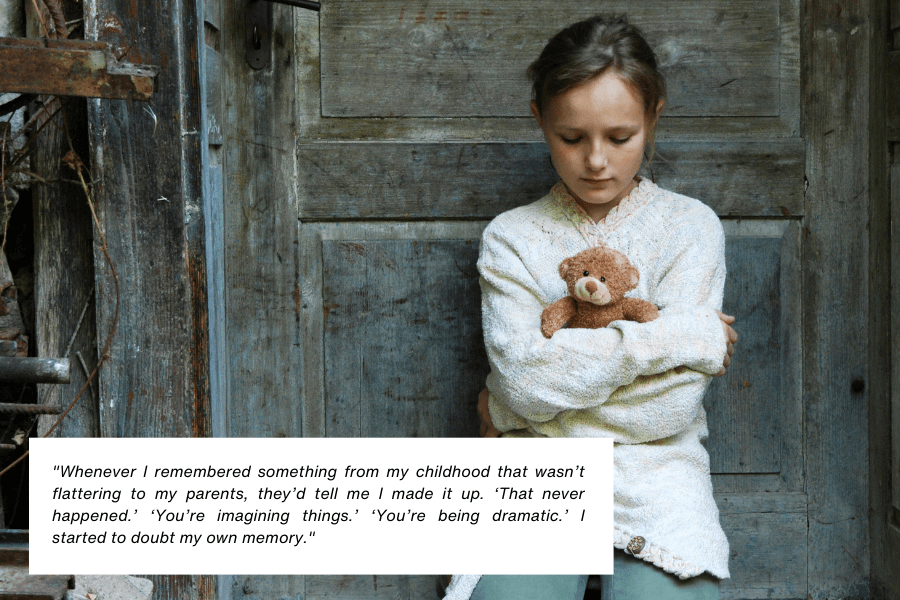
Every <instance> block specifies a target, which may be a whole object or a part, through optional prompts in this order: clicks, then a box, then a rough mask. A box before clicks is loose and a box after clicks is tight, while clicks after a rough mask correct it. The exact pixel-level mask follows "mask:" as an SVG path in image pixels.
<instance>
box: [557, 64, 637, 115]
mask: <svg viewBox="0 0 900 600" xmlns="http://www.w3.org/2000/svg"><path fill="white" fill-rule="evenodd" d="M545 113H546V114H545V118H549V119H550V120H552V121H553V122H554V124H556V125H563V126H566V125H571V126H579V125H580V124H582V125H583V124H584V122H592V123H593V122H597V120H598V119H600V120H601V121H603V122H604V123H605V124H610V125H615V126H627V125H636V126H640V125H642V124H643V122H644V120H645V115H644V104H643V101H642V99H641V96H640V94H639V93H638V91H637V90H635V89H634V87H633V86H632V85H631V84H630V83H628V82H627V81H625V80H624V79H622V77H621V76H619V74H618V73H616V72H615V71H613V70H607V71H605V72H604V73H602V74H600V75H598V76H596V77H594V78H593V79H589V80H588V81H586V82H584V83H582V84H579V85H577V86H575V87H573V88H570V89H568V90H566V91H565V92H563V93H561V94H558V95H556V96H554V97H553V98H551V99H550V101H549V102H548V103H547V106H546V108H545Z"/></svg>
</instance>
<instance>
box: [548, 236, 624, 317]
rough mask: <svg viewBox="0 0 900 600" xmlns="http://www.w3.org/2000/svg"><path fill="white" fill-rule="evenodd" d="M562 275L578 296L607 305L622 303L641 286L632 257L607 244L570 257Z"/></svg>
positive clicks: (560, 273)
mask: <svg viewBox="0 0 900 600" xmlns="http://www.w3.org/2000/svg"><path fill="white" fill-rule="evenodd" d="M559 276H560V277H562V278H563V280H564V281H565V282H566V285H567V286H568V287H569V294H571V295H572V296H573V297H574V298H575V299H577V300H582V301H584V302H590V303H591V304H598V305H601V306H602V305H605V304H610V303H612V302H618V301H619V300H621V299H622V298H623V297H624V296H625V292H627V291H629V290H633V289H634V288H636V287H637V284H638V280H639V275H638V270H637V269H636V268H635V267H634V266H633V265H632V264H631V262H630V261H629V260H628V258H627V257H626V256H625V255H624V254H622V253H621V252H618V251H616V250H613V249H612V248H609V247H607V246H596V247H594V248H589V249H588V250H585V251H584V252H579V253H578V254H576V255H575V256H573V257H571V258H567V259H565V260H564V261H562V263H560V265H559Z"/></svg>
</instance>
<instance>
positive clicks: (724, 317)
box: [716, 310, 735, 325]
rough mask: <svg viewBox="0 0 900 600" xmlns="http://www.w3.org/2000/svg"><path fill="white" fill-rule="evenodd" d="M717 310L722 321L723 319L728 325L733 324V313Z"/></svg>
mask: <svg viewBox="0 0 900 600" xmlns="http://www.w3.org/2000/svg"><path fill="white" fill-rule="evenodd" d="M716 312H717V313H719V318H720V319H722V321H723V322H724V323H725V324H726V325H731V324H732V323H734V321H735V318H734V317H732V316H731V315H726V314H725V313H723V312H722V311H721V310H717V311H716Z"/></svg>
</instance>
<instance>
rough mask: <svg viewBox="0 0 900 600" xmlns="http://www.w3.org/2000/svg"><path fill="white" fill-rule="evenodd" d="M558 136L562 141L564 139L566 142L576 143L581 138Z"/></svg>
mask: <svg viewBox="0 0 900 600" xmlns="http://www.w3.org/2000/svg"><path fill="white" fill-rule="evenodd" d="M559 137H560V139H561V140H562V141H564V142H565V143H567V144H577V143H578V142H580V141H581V138H580V137H575V138H567V137H565V136H562V135H561V136H559Z"/></svg>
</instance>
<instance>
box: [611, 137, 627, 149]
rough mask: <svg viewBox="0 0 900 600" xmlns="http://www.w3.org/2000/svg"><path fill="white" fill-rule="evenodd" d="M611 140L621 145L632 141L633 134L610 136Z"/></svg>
mask: <svg viewBox="0 0 900 600" xmlns="http://www.w3.org/2000/svg"><path fill="white" fill-rule="evenodd" d="M610 141H611V142H612V143H613V144H616V145H617V146H621V145H622V144H627V143H628V142H630V141H631V136H630V135H629V136H628V137H626V138H610Z"/></svg>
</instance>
